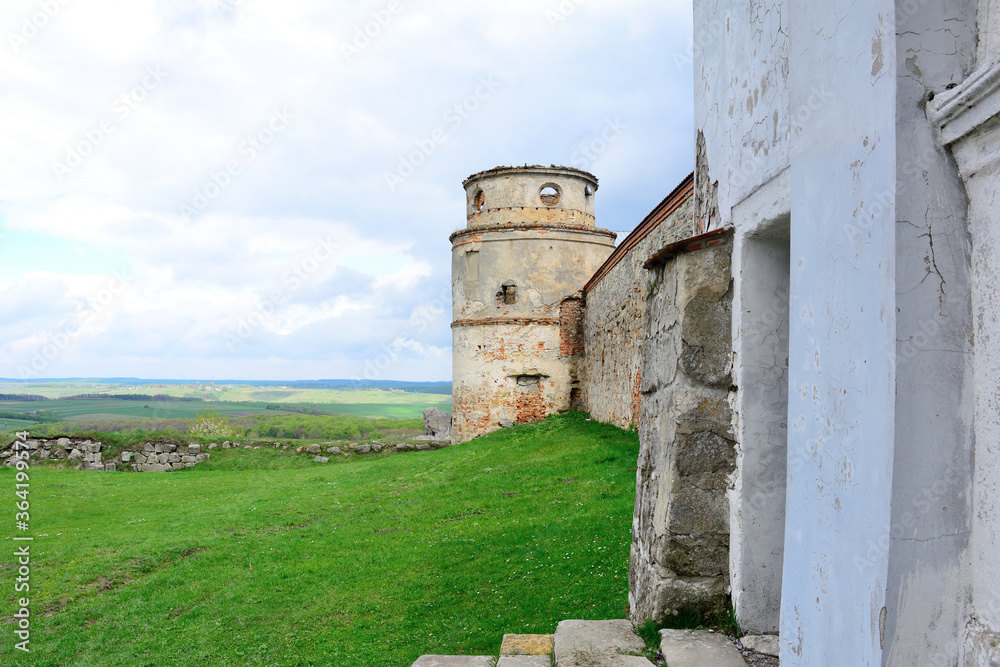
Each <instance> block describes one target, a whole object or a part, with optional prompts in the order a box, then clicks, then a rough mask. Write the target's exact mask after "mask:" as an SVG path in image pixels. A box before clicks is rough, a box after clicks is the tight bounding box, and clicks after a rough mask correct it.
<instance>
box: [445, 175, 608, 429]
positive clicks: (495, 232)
mask: <svg viewBox="0 0 1000 667" xmlns="http://www.w3.org/2000/svg"><path fill="white" fill-rule="evenodd" d="M463 185H464V186H465V195H466V213H467V221H468V225H467V226H466V228H465V229H462V230H460V231H457V232H455V233H454V234H452V235H451V243H452V260H451V262H452V263H451V276H452V302H453V311H454V312H453V314H454V318H453V320H454V321H453V322H452V325H451V326H452V332H453V336H452V337H453V348H452V349H453V353H452V354H453V366H454V369H453V382H452V401H453V413H454V417H453V420H454V422H453V427H452V437H453V439H454V440H455V442H464V441H465V440H468V439H470V438H474V437H476V436H479V435H482V434H484V433H488V432H490V431H493V430H496V429H497V428H500V427H501V426H508V425H510V424H513V423H518V422H528V421H534V420H536V419H541V418H542V417H545V416H546V415H549V414H552V413H555V412H565V411H567V410H569V409H570V408H571V406H572V404H573V402H574V400H575V399H576V397H577V395H578V393H579V389H578V380H577V363H578V361H579V358H580V356H581V355H582V353H583V330H582V325H583V295H582V289H583V286H584V284H586V282H587V281H588V280H589V279H590V277H591V276H592V275H594V272H595V271H596V270H597V269H598V268H599V267H600V266H601V264H603V263H604V260H606V259H607V258H608V256H609V255H610V254H611V252H612V251H613V250H614V248H615V234H614V233H613V232H609V231H607V230H604V229H597V228H596V227H595V224H594V194H595V193H596V192H597V179H596V178H594V176H593V175H591V174H588V173H587V172H585V171H580V170H579V169H572V168H568V167H497V168H496V169H491V170H489V171H483V172H480V173H478V174H474V175H473V176H470V177H469V178H467V179H466V180H465V182H464V183H463Z"/></svg>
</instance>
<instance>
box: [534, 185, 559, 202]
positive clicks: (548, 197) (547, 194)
mask: <svg viewBox="0 0 1000 667" xmlns="http://www.w3.org/2000/svg"><path fill="white" fill-rule="evenodd" d="M538 196H539V197H540V198H541V200H542V203H543V204H545V205H546V206H555V205H556V204H558V203H559V200H560V199H561V198H562V193H561V192H560V191H559V186H557V185H553V184H552V183H549V184H547V185H543V186H542V189H541V191H540V192H539V193H538Z"/></svg>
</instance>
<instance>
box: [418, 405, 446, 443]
mask: <svg viewBox="0 0 1000 667" xmlns="http://www.w3.org/2000/svg"><path fill="white" fill-rule="evenodd" d="M424 433H425V434H426V435H430V436H433V437H435V438H441V439H442V440H446V439H448V438H450V437H451V415H449V414H448V413H447V412H442V411H441V410H439V409H438V408H427V409H426V410H424Z"/></svg>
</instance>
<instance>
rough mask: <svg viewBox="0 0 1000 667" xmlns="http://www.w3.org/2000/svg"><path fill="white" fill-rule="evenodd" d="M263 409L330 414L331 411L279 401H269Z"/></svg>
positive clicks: (307, 413) (305, 413) (303, 413)
mask: <svg viewBox="0 0 1000 667" xmlns="http://www.w3.org/2000/svg"><path fill="white" fill-rule="evenodd" d="M265 410H280V411H282V412H295V413H298V414H300V415H319V416H322V415H332V414H333V413H332V412H326V411H324V410H320V409H319V408H306V407H303V406H301V405H281V404H280V403H271V404H269V405H267V406H266V407H265Z"/></svg>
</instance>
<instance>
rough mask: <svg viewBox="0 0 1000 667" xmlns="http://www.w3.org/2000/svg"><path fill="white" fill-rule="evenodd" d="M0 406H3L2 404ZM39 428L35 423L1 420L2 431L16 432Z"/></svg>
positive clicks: (0, 429)
mask: <svg viewBox="0 0 1000 667" xmlns="http://www.w3.org/2000/svg"><path fill="white" fill-rule="evenodd" d="M0 405H3V404H2V403H0ZM34 426H37V424H36V423H35V422H29V421H22V420H20V419H3V418H0V431H14V430H20V429H24V430H30V429H31V428H32V427H34Z"/></svg>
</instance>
